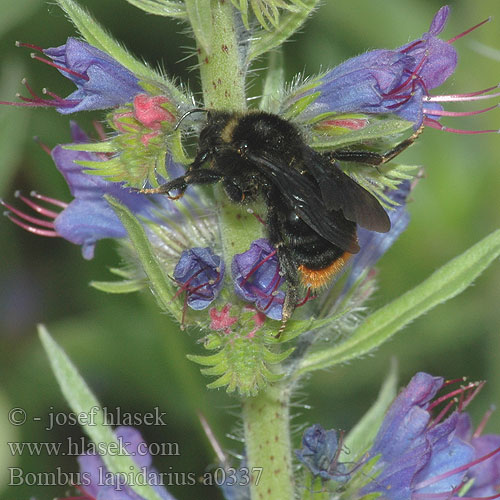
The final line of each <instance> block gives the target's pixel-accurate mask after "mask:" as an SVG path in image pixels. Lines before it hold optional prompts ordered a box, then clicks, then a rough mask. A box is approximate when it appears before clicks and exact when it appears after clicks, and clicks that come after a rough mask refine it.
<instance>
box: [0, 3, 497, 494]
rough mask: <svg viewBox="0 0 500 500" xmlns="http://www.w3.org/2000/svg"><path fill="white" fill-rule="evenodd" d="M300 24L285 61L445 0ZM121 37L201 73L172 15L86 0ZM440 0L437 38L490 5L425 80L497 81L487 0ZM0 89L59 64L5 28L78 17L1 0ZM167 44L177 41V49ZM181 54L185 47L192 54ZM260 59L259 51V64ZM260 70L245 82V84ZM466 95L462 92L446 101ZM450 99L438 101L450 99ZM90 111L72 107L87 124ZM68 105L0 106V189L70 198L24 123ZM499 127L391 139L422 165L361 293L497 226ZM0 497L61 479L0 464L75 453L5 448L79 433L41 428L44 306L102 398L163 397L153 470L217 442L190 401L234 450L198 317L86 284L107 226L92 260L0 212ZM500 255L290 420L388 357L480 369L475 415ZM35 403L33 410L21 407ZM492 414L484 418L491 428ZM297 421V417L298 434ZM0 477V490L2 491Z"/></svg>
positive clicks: (180, 463) (43, 28) (414, 277)
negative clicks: (192, 322)
mask: <svg viewBox="0 0 500 500" xmlns="http://www.w3.org/2000/svg"><path fill="white" fill-rule="evenodd" d="M323 3H324V4H325V5H324V6H323V7H322V8H321V10H320V14H319V15H316V16H315V17H313V18H312V19H311V20H310V21H309V22H308V24H307V25H306V27H305V28H304V29H303V31H302V33H300V34H298V35H296V36H295V37H294V40H293V41H292V42H289V43H287V44H286V45H285V58H286V62H287V67H286V70H287V74H288V76H289V77H291V76H292V75H294V74H295V73H297V72H299V71H305V73H306V74H313V73H315V72H317V71H318V70H320V68H327V67H331V66H333V65H336V64H338V63H339V62H341V61H343V60H345V59H346V58H348V57H351V56H354V55H357V54H359V53H361V52H363V51H364V50H366V49H372V48H379V47H386V48H393V47H397V46H399V45H402V44H403V43H405V42H407V41H409V40H412V39H414V38H417V37H418V36H420V35H421V33H423V32H424V31H426V30H427V28H428V26H429V23H430V20H431V19H432V16H433V15H434V13H435V12H436V11H437V9H438V8H439V7H440V6H441V5H442V4H441V3H440V2H438V1H434V0H432V1H431V0H426V1H423V0H404V1H402V0H386V1H384V2H374V1H373V0H338V1H331V0H328V1H326V2H323ZM82 4H84V5H85V6H86V7H88V8H89V9H90V10H91V11H92V12H93V13H94V15H95V17H96V18H97V19H98V20H99V21H100V22H101V23H102V24H103V25H104V26H106V27H107V28H108V29H109V30H110V32H111V33H112V34H113V35H114V36H115V37H116V38H117V39H118V40H120V41H122V42H123V43H124V44H125V45H126V46H127V47H128V48H129V49H130V50H131V51H132V52H133V53H135V54H138V55H140V56H141V57H143V58H144V59H145V60H147V61H149V62H150V63H152V64H153V65H162V66H163V67H164V68H165V69H166V71H167V72H168V74H169V75H179V76H180V77H181V78H182V79H183V81H187V80H188V79H189V81H190V87H191V89H192V90H193V91H198V89H199V82H198V77H197V74H196V71H195V70H194V69H193V68H194V65H195V63H196V61H195V58H193V57H192V53H193V50H192V42H191V40H190V38H189V37H187V36H186V35H185V33H184V32H185V29H184V27H182V26H180V25H179V24H178V23H176V22H175V21H170V20H168V19H163V18H159V17H153V16H149V15H146V14H145V13H142V12H141V11H139V10H137V9H135V8H134V7H132V6H130V5H128V4H127V3H126V2H125V0H107V1H106V2H102V1H101V0H85V2H82ZM451 5H452V7H453V10H452V15H451V18H450V20H449V23H448V26H447V28H446V31H445V34H444V38H451V37H453V36H455V35H456V34H458V33H460V32H462V31H463V30H465V29H466V28H468V27H470V26H472V25H473V24H475V23H477V22H479V21H480V20H482V19H484V18H486V17H488V16H490V15H493V16H495V14H496V18H497V19H496V20H495V19H493V22H492V23H490V24H488V25H486V26H484V27H482V28H481V29H480V30H478V31H476V32H474V33H473V34H472V35H470V36H469V37H466V38H465V39H461V40H459V41H458V42H457V43H456V47H457V48H458V50H459V53H460V61H459V66H458V69H457V72H456V74H455V75H454V76H453V77H452V78H450V80H449V81H448V82H447V83H446V85H445V86H444V87H443V88H441V89H439V91H440V92H442V93H460V92H468V91H474V90H479V89H482V88H484V87H486V86H490V85H494V84H496V83H498V81H499V76H500V28H499V26H500V25H499V22H500V3H499V2H498V0H481V1H477V0H462V1H456V2H451ZM0 7H1V12H2V16H1V17H0V54H1V61H0V100H12V99H13V98H14V94H15V92H18V91H22V88H21V87H22V86H21V84H20V83H19V82H20V80H21V78H22V77H27V78H28V80H29V82H30V83H31V84H32V85H33V87H34V88H35V89H37V90H39V89H41V88H43V87H45V86H47V87H49V88H50V90H52V91H54V92H56V93H58V94H61V95H67V94H68V93H69V92H70V91H71V90H72V87H71V85H70V84H69V82H68V81H66V80H65V79H64V78H62V77H59V76H58V74H57V73H56V72H55V71H54V70H52V69H50V68H49V67H48V66H45V65H43V64H41V63H38V62H36V61H31V60H30V57H29V53H30V50H29V49H16V48H15V47H14V41H15V40H21V41H25V42H31V43H34V44H38V45H41V46H42V47H50V46H57V45H60V44H62V43H64V41H65V39H66V37H67V36H70V35H74V31H73V28H72V26H71V24H70V23H69V22H68V21H67V20H66V19H65V16H64V15H63V13H62V12H61V10H60V9H59V8H58V7H57V6H55V5H53V4H50V5H48V4H47V3H45V2H42V1H39V0H16V1H15V2H14V1H12V0H0ZM176 47H179V48H177V49H176ZM189 56H191V57H189ZM264 64H265V61H262V63H261V64H260V66H264ZM261 75H262V72H256V73H255V78H254V80H253V85H252V87H251V89H250V93H252V94H254V95H258V93H259V89H260V81H259V78H260V76H261ZM466 107H467V108H468V109H473V108H474V107H476V108H477V107H478V106H474V105H473V104H468V105H462V106H460V107H455V108H453V109H463V108H466ZM449 109H452V106H450V107H449ZM96 117H98V115H90V114H87V115H83V116H78V120H79V122H80V123H82V124H83V125H84V126H88V125H89V124H90V122H91V120H92V119H94V118H96ZM446 123H447V124H448V125H450V126H456V127H457V128H470V129H486V128H498V127H499V126H500V113H499V112H498V111H497V110H495V111H493V112H491V113H488V114H487V115H480V116H477V117H471V118H465V119H454V120H451V119H448V120H446ZM67 124H68V119H67V118H65V117H63V116H60V115H58V114H56V113H55V112H54V111H52V110H29V109H16V108H6V107H2V108H0V158H1V169H2V171H1V175H0V196H2V197H3V198H4V199H6V200H10V201H12V200H13V192H14V190H16V189H21V190H23V191H24V192H25V193H29V191H30V190H32V189H36V190H37V191H39V192H41V193H44V194H46V195H48V196H53V197H56V198H60V199H64V200H68V199H69V197H68V196H69V195H68V192H67V188H66V185H65V183H64V181H63V180H62V178H61V177H60V175H59V174H58V172H57V171H56V169H55V168H54V167H53V165H52V163H51V160H50V158H49V157H48V156H47V155H46V154H45V153H44V152H43V151H42V150H41V149H40V147H39V146H38V145H37V144H36V143H35V142H34V141H33V140H32V138H33V136H38V137H40V139H41V140H42V141H43V142H44V143H45V144H47V145H49V146H51V147H52V146H53V145H55V144H57V143H60V142H67V141H68V140H69V132H68V125H67ZM499 156H500V141H499V136H498V135H497V134H488V135H477V136H458V135H453V134H450V133H444V132H439V131H435V130H427V131H426V132H425V133H424V135H423V137H422V138H421V139H420V140H419V141H418V143H417V144H416V145H415V146H413V147H412V148H411V149H410V150H409V151H408V152H406V153H405V154H404V161H406V162H408V163H413V164H418V165H423V166H425V171H426V177H425V178H424V179H422V180H421V182H420V183H419V185H418V187H417V189H416V190H415V192H414V194H413V201H412V203H410V205H409V210H410V212H411V214H412V222H411V224H410V227H409V229H408V230H407V231H406V232H405V233H404V234H403V236H402V237H401V238H400V240H399V241H398V243H397V244H396V245H395V246H394V247H393V248H392V249H391V250H390V251H389V252H388V253H387V255H386V256H385V257H384V259H383V261H382V262H381V263H380V266H379V269H380V275H379V285H380V287H379V291H378V293H377V295H376V297H375V298H374V299H373V300H372V302H371V306H372V307H374V308H376V307H377V306H379V305H381V304H384V303H385V302H387V301H389V300H391V299H392V298H394V297H398V296H399V295H400V294H402V293H403V292H404V291H406V290H408V289H409V288H411V287H413V286H414V285H416V284H417V283H419V282H420V281H422V280H423V279H424V278H425V277H426V276H428V275H429V274H430V273H432V271H433V270H435V269H436V268H438V267H439V266H441V265H442V264H444V263H445V262H447V261H448V260H449V259H451V258H452V257H454V256H455V255H457V254H459V253H461V252H462V251H464V250H465V249H466V248H468V247H469V246H471V245H472V244H473V243H475V242H476V241H478V240H479V239H481V238H483V237H484V236H486V235H487V234H489V233H490V232H491V231H493V230H495V229H496V228H498V227H500V210H499V209H500V203H499V193H500V169H499ZM0 234H1V240H0V241H1V246H0V252H1V253H0V283H1V288H0V342H1V347H0V436H1V441H2V444H1V445H0V498H2V499H3V498H5V499H13V498H16V499H21V498H29V497H30V496H35V497H36V498H37V499H48V498H52V497H54V496H59V497H63V496H65V491H64V489H63V488H58V487H48V486H47V487H36V486H17V487H10V488H9V487H6V484H7V482H8V475H6V468H7V467H21V468H22V469H23V470H24V471H25V472H50V471H53V470H55V468H56V467H58V466H59V467H61V468H62V470H64V471H68V472H70V471H76V470H77V466H76V462H75V459H74V457H65V456H56V457H48V456H46V455H45V454H43V455H42V456H38V457H36V456H24V455H23V456H22V457H19V456H17V457H16V456H12V454H11V453H10V451H9V449H8V447H7V446H5V444H4V443H3V442H4V441H19V442H26V441H28V442H32V441H49V442H60V441H65V440H66V439H67V438H68V437H70V436H71V437H73V438H78V437H80V436H81V434H80V431H79V429H78V428H75V427H74V426H69V425H67V426H64V425H63V426H59V427H58V428H57V429H54V430H53V431H45V430H44V427H45V426H46V424H47V415H48V414H49V413H50V412H52V411H53V412H67V411H68V407H67V404H66V403H65V402H64V400H63V399H62V396H61V394H60V392H59V389H58V387H57V385H56V382H55V379H54V377H53V375H52V373H51V371H50V369H49V366H48V362H47V360H46V358H45V356H44V353H43V352H42V350H41V346H40V343H39V341H38V338H37V335H36V331H35V325H36V324H37V323H44V324H46V325H47V326H48V328H49V330H50V331H51V332H52V334H53V335H54V336H55V338H56V340H57V341H58V342H59V343H60V344H61V345H62V346H63V347H64V348H65V349H66V351H67V352H68V354H69V356H70V357H71V358H72V360H73V361H74V362H75V363H76V365H77V366H78V367H79V369H80V371H81V373H82V374H83V375H84V377H85V379H86V380H87V381H88V383H89V384H90V386H91V387H92V389H93V390H94V391H95V393H96V394H97V396H98V397H99V399H100V401H101V402H102V403H103V404H105V405H107V406H108V407H109V408H112V409H114V408H115V407H120V409H121V410H122V412H126V411H129V412H143V413H144V412H147V411H152V410H153V409H154V407H159V408H160V410H161V411H164V412H166V413H167V418H166V420H167V425H166V426H160V427H152V426H144V427H141V429H140V430H141V432H142V433H143V435H144V436H145V437H146V439H147V440H148V441H149V442H157V443H161V442H168V443H178V445H179V451H180V456H175V457H173V456H171V457H163V458H162V457H157V459H156V460H155V463H156V465H157V467H158V468H159V469H160V470H162V471H164V472H169V471H170V472H178V473H181V472H184V473H188V472H194V473H195V474H196V475H202V474H203V472H204V471H205V468H206V467H207V466H210V465H211V464H212V465H213V464H215V463H216V462H215V456H214V454H213V452H212V451H211V449H210V446H209V444H208V442H207V440H206V439H205V438H204V436H203V433H202V431H201V428H200V425H199V421H198V417H197V414H196V411H199V412H201V413H203V414H204V415H205V417H206V418H207V420H208V421H209V423H210V425H211V426H212V427H213V430H214V432H215V433H216V435H217V436H218V438H219V439H220V441H221V443H222V444H223V446H224V447H225V448H226V449H228V450H231V451H233V452H235V453H239V452H241V451H242V445H241V442H240V440H239V439H240V437H241V432H240V422H239V420H238V405H237V400H236V399H235V398H233V397H231V396H228V395H227V394H226V393H225V392H224V391H211V392H208V391H207V390H205V388H204V385H205V383H207V381H208V380H207V379H205V378H203V377H202V376H201V375H200V374H199V370H198V368H197V367H196V366H195V365H193V364H191V363H190V362H188V361H187V360H186V359H185V354H186V353H190V352H191V353H192V352H200V347H199V346H198V345H197V342H196V341H197V337H196V335H195V334H186V333H180V332H179V331H177V330H176V329H175V327H174V326H172V325H171V323H170V322H169V319H168V318H167V317H166V316H164V315H162V314H160V313H159V312H158V310H157V308H156V306H155V304H154V301H153V300H152V299H151V297H149V296H148V295H146V294H144V295H128V296H116V295H114V296H110V295H103V294H102V293H100V292H98V291H95V290H93V289H92V288H90V287H89V286H88V282H89V281H90V280H92V279H97V280H105V279H110V278H111V275H110V274H109V271H108V270H107V268H108V267H110V266H116V265H117V264H119V257H118V256H117V254H116V252H115V249H114V245H113V243H112V242H107V241H106V242H101V243H99V245H98V247H97V252H96V257H95V259H94V260H92V261H91V262H86V261H84V260H83V259H82V258H81V255H80V249H79V248H78V247H76V246H73V245H71V244H69V243H67V242H64V241H62V240H58V239H44V238H41V237H36V236H33V235H31V234H28V233H26V232H24V231H22V230H21V229H19V228H18V227H16V226H14V225H13V224H11V223H10V222H9V221H8V220H7V219H1V220H0ZM499 327H500V265H499V263H498V262H496V263H495V264H494V265H493V266H492V267H491V268H490V269H488V270H487V272H486V273H485V274H484V275H483V276H481V277H480V278H479V279H478V280H477V282H476V283H475V285H474V286H473V287H471V288H469V289H468V290H467V291H466V292H465V293H463V294H462V295H460V296H459V297H457V298H455V299H454V300H452V301H450V302H449V303H447V304H445V305H443V306H441V307H438V308H437V309H435V310H434V311H432V312H431V313H429V314H427V315H426V316H425V317H423V318H420V319H419V320H417V321H415V322H414V323H413V324H411V325H410V326H409V327H407V328H406V329H405V330H404V331H403V332H400V334H399V335H398V336H397V338H396V339H394V340H392V341H391V342H389V343H387V344H386V345H384V346H383V347H382V348H381V349H379V350H378V352H376V353H375V355H373V356H370V357H367V358H366V359H363V360H359V361H357V362H355V363H351V364H350V365H348V366H343V367H339V368H336V369H335V370H331V371H329V372H326V373H318V374H316V375H314V376H313V377H311V378H309V379H308V380H307V381H306V382H305V383H304V384H303V386H302V387H301V390H300V393H299V394H297V398H296V402H297V406H296V414H297V416H296V418H295V420H294V424H295V425H296V426H297V429H299V428H300V426H303V425H304V424H305V423H308V422H317V421H319V422H320V423H322V424H323V425H324V426H326V427H335V428H342V429H349V428H350V427H351V426H352V425H353V424H354V423H355V422H356V420H357V419H358V418H359V417H360V416H361V415H362V414H363V412H364V411H365V410H366V409H367V408H368V407H369V405H370V404H371V403H372V401H373V399H374V397H375V396H376V393H377V390H378V387H379V385H380V383H381V381H382V380H383V378H384V375H385V374H386V372H387V370H388V366H389V363H390V360H391V359H392V358H393V357H395V358H396V359H397V360H398V361H399V369H400V374H401V379H400V380H401V383H406V382H407V381H408V379H409V378H410V377H411V376H412V375H413V374H414V373H415V372H416V371H419V370H425V371H428V372H431V373H433V374H436V375H438V374H439V375H443V376H445V377H459V376H464V375H465V376H469V377H470V378H471V379H474V380H475V379H487V380H488V384H487V386H486V388H485V389H484V390H483V392H482V393H481V395H480V396H479V397H478V398H477V399H476V401H475V404H474V405H472V408H471V412H472V413H473V416H474V419H475V421H476V422H478V421H479V419H480V418H481V416H482V414H483V412H484V411H485V410H486V409H487V408H488V407H489V405H490V404H495V403H497V402H500V356H499V352H500V336H499ZM13 407H21V408H24V409H25V410H26V411H27V414H28V423H26V424H25V425H23V426H20V427H14V426H12V425H9V424H8V422H7V418H6V415H7V412H8V410H9V409H11V408H13ZM36 416H39V417H41V418H42V421H41V422H36V421H35V422H34V421H32V418H33V417H36ZM499 424H500V415H499V414H498V413H496V414H494V415H493V417H492V419H491V421H490V424H489V426H488V430H489V431H490V432H493V431H495V430H496V431H497V432H498V430H499V428H500V427H499ZM296 439H297V441H298V439H299V432H297V434H296ZM171 491H172V492H173V493H174V494H175V493H178V494H179V498H202V497H203V498H220V496H219V493H218V491H217V490H216V489H215V488H202V487H201V486H189V487H184V488H176V487H172V488H171ZM2 492H3V494H2Z"/></svg>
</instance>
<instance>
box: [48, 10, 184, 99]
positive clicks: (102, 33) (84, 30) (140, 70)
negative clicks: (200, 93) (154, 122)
mask: <svg viewBox="0 0 500 500" xmlns="http://www.w3.org/2000/svg"><path fill="white" fill-rule="evenodd" d="M56 1H57V3H58V4H59V6H60V7H61V8H62V9H63V10H64V12H66V14H67V15H68V17H69V18H70V20H71V21H72V22H73V24H74V25H75V27H76V29H77V30H78V31H79V32H80V33H81V34H82V36H83V37H84V38H85V40H87V42H88V43H89V44H90V45H93V46H94V47H96V48H98V49H100V50H102V51H103V52H106V53H107V54H109V55H110V56H111V57H112V58H113V59H116V60H117V61H118V62H119V63H120V64H122V65H123V66H125V67H126V68H127V69H129V70H130V71H132V73H134V74H135V75H136V76H137V77H138V78H139V79H142V78H143V79H146V80H152V81H154V82H158V83H159V84H160V85H163V86H165V87H166V88H167V90H168V91H169V92H170V95H171V96H172V98H173V99H174V100H176V101H177V102H181V103H187V102H188V101H187V98H186V96H185V95H184V94H183V93H182V92H181V91H180V90H179V89H178V88H177V87H176V86H175V85H174V84H173V82H171V81H169V80H168V79H167V78H166V77H164V76H163V75H161V74H160V73H158V72H156V71H155V70H153V69H151V68H150V67H149V66H147V65H146V64H145V63H144V62H142V61H139V60H138V59H136V58H135V57H134V56H132V55H131V54H130V53H129V52H127V51H126V50H125V49H124V48H123V47H122V46H121V45H120V44H119V43H118V42H116V41H115V40H114V39H113V38H112V37H111V36H110V35H109V34H108V33H107V32H106V30H105V29H104V28H102V27H101V26H100V25H99V23H98V22H97V21H96V20H95V19H94V18H93V17H92V16H91V15H90V14H89V13H88V12H87V11H86V10H85V9H83V8H82V7H80V6H79V5H78V4H77V3H76V2H74V1H73V0H56Z"/></svg>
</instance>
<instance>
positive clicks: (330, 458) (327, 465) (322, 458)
mask: <svg viewBox="0 0 500 500" xmlns="http://www.w3.org/2000/svg"><path fill="white" fill-rule="evenodd" d="M341 449H342V439H340V440H338V439H337V432H336V431H334V430H333V429H331V430H329V431H325V429H323V427H321V425H318V424H315V425H312V426H311V427H309V428H307V429H306V430H305V432H304V435H303V436H302V448H301V449H300V450H296V451H295V455H296V457H297V458H298V459H299V460H300V461H301V462H302V463H303V464H304V465H306V466H307V468H308V469H309V470H310V471H311V472H312V474H313V475H314V476H319V477H321V479H325V480H329V479H331V480H333V481H337V482H340V483H345V482H347V481H348V480H349V473H348V472H347V471H346V467H345V464H342V463H339V461H338V457H339V454H340V451H341Z"/></svg>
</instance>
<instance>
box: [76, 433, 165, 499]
mask: <svg viewBox="0 0 500 500" xmlns="http://www.w3.org/2000/svg"><path fill="white" fill-rule="evenodd" d="M115 435H116V438H117V439H118V441H119V442H120V443H121V445H122V446H123V447H124V448H125V449H126V450H127V453H128V454H129V455H131V456H132V458H133V460H134V462H135V463H136V464H137V466H138V467H139V472H138V474H140V476H139V477H137V478H132V479H133V480H135V482H136V484H138V485H150V486H151V487H152V488H153V489H154V490H155V492H156V493H157V495H158V496H159V498H161V499H163V500H175V499H174V497H173V496H172V495H170V494H169V493H168V492H167V490H165V488H164V487H163V481H162V477H161V475H160V474H158V472H157V471H156V470H155V469H154V468H153V467H151V464H152V461H153V459H152V457H151V454H150V453H149V452H148V451H147V446H146V443H145V441H144V439H143V438H142V436H141V434H140V433H139V431H137V430H135V429H134V428H132V427H117V428H116V430H115ZM78 463H79V464H80V477H81V478H82V481H81V484H80V485H75V486H76V487H77V488H78V490H79V491H80V492H81V493H82V496H81V498H83V499H100V498H102V499H109V500H141V499H142V498H143V497H141V496H139V495H138V494H137V493H136V492H135V491H133V490H132V488H130V486H129V485H127V484H124V479H125V478H128V477H129V476H130V472H129V471H125V475H123V476H122V475H116V474H111V473H110V472H109V471H108V469H107V468H106V466H105V465H104V462H103V461H102V459H101V457H100V455H92V454H85V455H81V456H80V457H79V458H78Z"/></svg>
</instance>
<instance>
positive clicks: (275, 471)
mask: <svg viewBox="0 0 500 500" xmlns="http://www.w3.org/2000/svg"><path fill="white" fill-rule="evenodd" d="M186 5H187V6H188V14H189V15H190V17H191V15H195V16H197V20H196V21H195V22H197V23H199V24H203V23H206V22H207V17H206V16H210V19H211V23H209V24H210V26H209V27H208V29H200V30H197V29H194V30H193V31H194V33H195V36H196V35H197V33H199V34H200V36H199V37H198V38H197V50H198V60H199V64H200V74H201V82H202V88H203V97H204V102H205V107H206V108H207V109H220V110H228V111H235V112H243V111H245V109H246V99H245V77H246V74H245V73H246V67H245V64H246V62H245V61H244V60H243V57H242V56H241V53H240V51H239V45H238V28H237V25H236V22H235V9H234V7H233V6H232V4H231V2H229V1H225V2H223V1H219V0H210V2H207V0H198V1H197V0H189V2H187V3H186ZM207 5H210V12H207V11H206V10H207ZM193 22H194V21H193ZM201 37H202V38H203V39H201ZM215 196H216V199H217V204H218V217H219V222H220V227H221V228H222V229H221V241H222V250H223V254H224V259H225V261H226V263H227V262H231V261H232V257H233V256H234V255H235V254H236V253H242V252H244V251H246V250H248V248H249V247H250V244H251V243H252V241H254V240H256V239H257V238H261V237H262V236H263V235H264V226H263V225H262V224H261V223H260V222H259V221H258V220H257V219H256V218H255V217H253V216H252V215H251V214H249V213H248V211H247V209H248V208H249V205H245V206H243V205H242V206H239V205H236V204H233V203H229V202H228V199H227V196H226V195H225V193H224V192H223V190H222V188H221V187H220V186H217V187H216V189H215ZM252 208H253V209H254V210H255V211H260V209H261V208H262V206H261V205H259V204H255V205H253V206H252ZM229 274H230V273H228V275H229ZM228 279H230V277H229V278H228ZM243 421H244V427H245V444H246V450H245V451H246V458H247V466H248V468H249V470H250V473H251V475H252V483H251V495H252V499H254V500H255V499H264V498H266V499H267V498H273V499H274V500H290V499H291V498H293V496H294V495H293V476H292V467H291V442H290V430H289V394H288V390H284V389H283V387H282V386H280V385H270V386H268V387H267V388H266V389H264V390H262V391H261V392H260V393H259V394H258V395H257V396H255V397H248V398H245V399H244V400H243ZM259 468H262V474H261V475H260V478H259V474H258V470H259ZM257 478H259V479H260V480H259V481H257Z"/></svg>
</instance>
